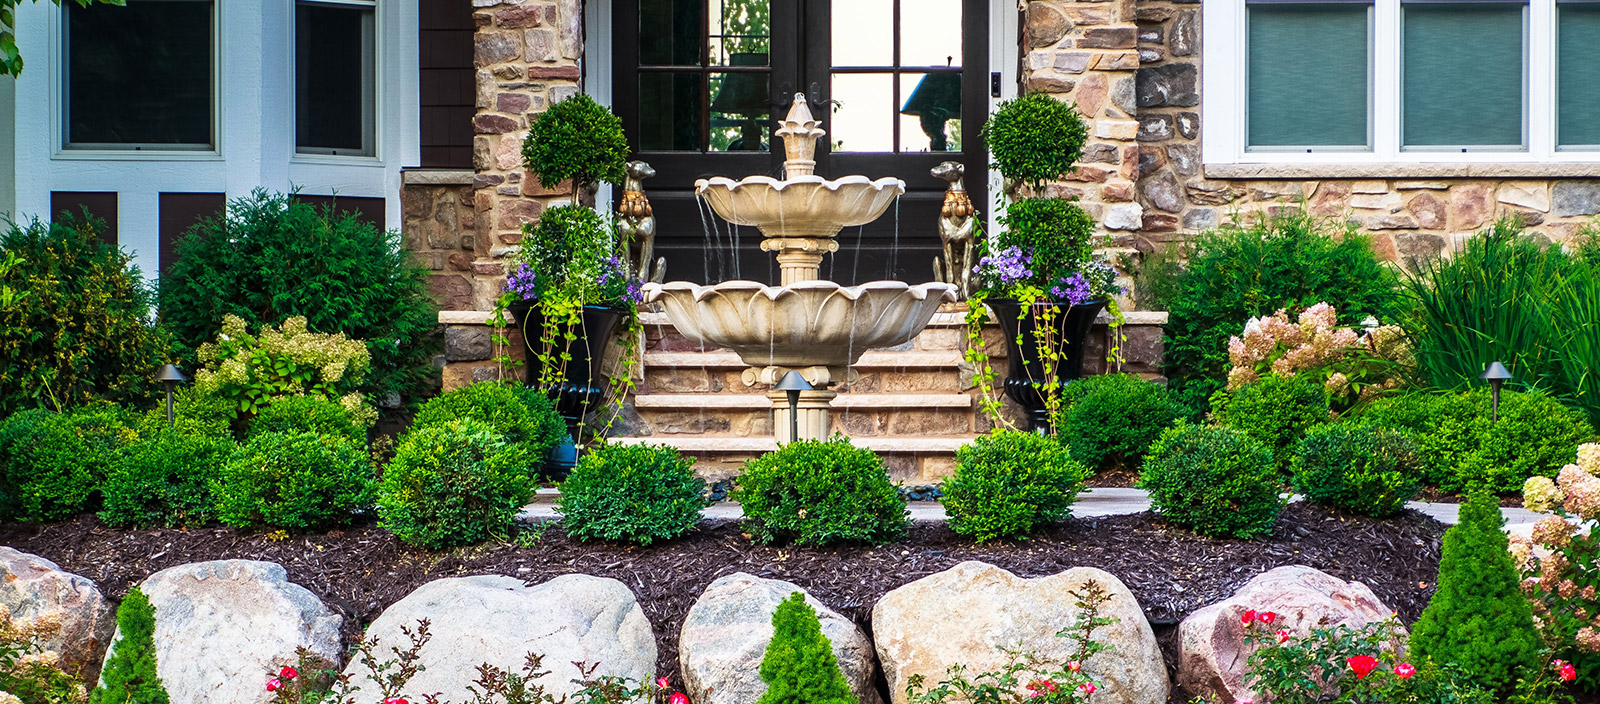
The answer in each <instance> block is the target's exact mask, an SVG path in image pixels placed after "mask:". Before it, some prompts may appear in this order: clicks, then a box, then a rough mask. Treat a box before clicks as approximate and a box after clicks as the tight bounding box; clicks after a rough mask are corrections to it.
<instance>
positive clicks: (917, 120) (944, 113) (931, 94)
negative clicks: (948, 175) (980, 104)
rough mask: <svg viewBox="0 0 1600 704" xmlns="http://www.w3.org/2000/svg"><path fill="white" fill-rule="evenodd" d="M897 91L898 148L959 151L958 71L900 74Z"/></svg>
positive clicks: (959, 108)
mask: <svg viewBox="0 0 1600 704" xmlns="http://www.w3.org/2000/svg"><path fill="white" fill-rule="evenodd" d="M900 95H904V96H908V97H907V98H906V103H905V105H903V106H901V107H900V151H902V152H930V151H931V152H959V151H961V74H959V73H907V74H904V75H902V76H900Z"/></svg>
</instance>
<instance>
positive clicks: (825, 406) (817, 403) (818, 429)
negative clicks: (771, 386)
mask: <svg viewBox="0 0 1600 704" xmlns="http://www.w3.org/2000/svg"><path fill="white" fill-rule="evenodd" d="M838 395H839V394H837V393H835V392H832V391H826V390H822V389H817V390H813V391H801V392H800V404H799V411H800V412H799V414H798V416H797V417H798V419H799V424H798V425H799V428H798V430H799V433H800V438H799V439H801V440H827V439H828V436H829V434H830V430H831V428H830V423H831V422H832V420H831V418H830V416H829V415H828V410H829V408H830V406H829V404H830V402H832V401H833V397H835V396H838ZM767 398H769V399H771V400H772V435H773V437H774V438H776V439H777V441H778V444H779V445H782V444H784V443H788V442H792V441H793V440H794V439H795V438H794V437H793V436H791V434H790V423H789V415H790V410H789V392H787V391H769V392H767Z"/></svg>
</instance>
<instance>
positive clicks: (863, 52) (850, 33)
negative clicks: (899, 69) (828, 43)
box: [832, 0, 917, 66]
mask: <svg viewBox="0 0 1600 704" xmlns="http://www.w3.org/2000/svg"><path fill="white" fill-rule="evenodd" d="M913 1H917V0H913ZM832 11H833V19H832V22H833V65H834V66H893V65H894V0H833V7H832Z"/></svg>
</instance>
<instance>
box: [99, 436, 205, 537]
mask: <svg viewBox="0 0 1600 704" xmlns="http://www.w3.org/2000/svg"><path fill="white" fill-rule="evenodd" d="M234 449H235V446H234V444H233V441H231V440H227V439H224V438H216V437H208V436H204V435H191V434H188V433H183V432H179V431H172V430H163V431H160V432H157V433H156V434H154V435H151V436H148V437H146V438H144V439H142V440H140V441H139V442H137V443H134V444H133V445H131V446H129V447H128V449H127V450H126V451H125V452H123V453H122V455H121V456H120V457H119V458H118V460H117V462H116V463H115V464H113V465H112V467H111V472H110V474H108V475H107V476H106V481H105V484H104V486H103V487H102V488H101V490H100V491H101V494H102V495H103V496H104V498H105V508H104V509H103V510H101V511H100V520H102V521H105V522H106V523H107V524H108V525H111V526H114V527H119V528H122V527H135V528H149V527H153V526H170V527H174V528H183V527H188V526H199V525H204V524H205V523H207V522H209V521H211V520H212V519H213V518H215V516H216V510H215V507H216V501H215V499H214V498H213V497H212V495H211V483H212V482H213V481H214V480H215V479H216V476H217V468H218V467H220V466H221V465H222V464H223V463H225V462H227V461H228V458H229V457H230V456H231V455H232V453H233V450H234Z"/></svg>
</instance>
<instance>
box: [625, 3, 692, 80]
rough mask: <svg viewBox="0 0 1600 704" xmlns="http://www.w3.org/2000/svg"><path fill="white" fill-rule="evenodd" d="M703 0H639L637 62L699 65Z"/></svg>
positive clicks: (643, 63) (657, 64)
mask: <svg viewBox="0 0 1600 704" xmlns="http://www.w3.org/2000/svg"><path fill="white" fill-rule="evenodd" d="M705 9H706V0H639V63H640V64H642V65H645V66H699V65H700V49H701V47H703V46H705V27H704V25H703V24H701V22H700V18H701V17H702V13H704V12H705Z"/></svg>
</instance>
